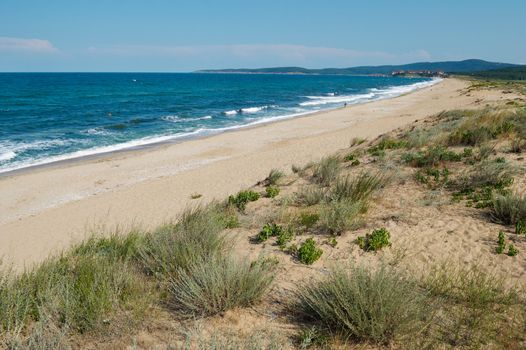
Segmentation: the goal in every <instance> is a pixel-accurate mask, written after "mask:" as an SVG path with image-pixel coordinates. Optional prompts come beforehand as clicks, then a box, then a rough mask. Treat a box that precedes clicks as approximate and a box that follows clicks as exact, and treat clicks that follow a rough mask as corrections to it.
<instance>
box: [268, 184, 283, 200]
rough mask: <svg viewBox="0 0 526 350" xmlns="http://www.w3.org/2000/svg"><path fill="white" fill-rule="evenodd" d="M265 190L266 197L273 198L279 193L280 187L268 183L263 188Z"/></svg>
mask: <svg viewBox="0 0 526 350" xmlns="http://www.w3.org/2000/svg"><path fill="white" fill-rule="evenodd" d="M265 192H266V194H267V197H268V198H274V197H276V196H277V195H278V194H279V192H280V189H279V187H278V186H274V185H270V186H268V187H267V188H266V189H265Z"/></svg>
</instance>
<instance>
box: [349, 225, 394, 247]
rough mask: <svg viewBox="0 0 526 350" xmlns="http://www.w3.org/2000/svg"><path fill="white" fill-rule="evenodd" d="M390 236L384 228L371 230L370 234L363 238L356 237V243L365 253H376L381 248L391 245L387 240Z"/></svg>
mask: <svg viewBox="0 0 526 350" xmlns="http://www.w3.org/2000/svg"><path fill="white" fill-rule="evenodd" d="M390 237H391V234H390V233H389V231H387V229H385V228H379V229H376V230H373V232H372V233H370V234H366V235H365V237H364V236H361V237H358V239H357V240H356V243H358V245H359V246H360V248H362V249H363V250H365V251H377V250H380V249H382V248H383V247H388V246H390V245H391V243H390V242H389V238H390Z"/></svg>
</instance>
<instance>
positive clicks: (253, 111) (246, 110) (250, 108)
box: [241, 106, 269, 114]
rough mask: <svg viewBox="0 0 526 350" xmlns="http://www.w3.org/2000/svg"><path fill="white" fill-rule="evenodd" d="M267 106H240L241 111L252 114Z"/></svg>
mask: <svg viewBox="0 0 526 350" xmlns="http://www.w3.org/2000/svg"><path fill="white" fill-rule="evenodd" d="M267 108H269V106H260V107H248V108H241V112H243V113H248V114H252V113H257V112H261V111H262V110H265V109H267Z"/></svg>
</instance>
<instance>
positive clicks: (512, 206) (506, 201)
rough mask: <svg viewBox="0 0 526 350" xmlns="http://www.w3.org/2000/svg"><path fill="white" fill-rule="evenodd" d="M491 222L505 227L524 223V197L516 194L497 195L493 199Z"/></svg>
mask: <svg viewBox="0 0 526 350" xmlns="http://www.w3.org/2000/svg"><path fill="white" fill-rule="evenodd" d="M491 216H492V218H493V220H495V221H496V222H499V223H503V224H506V225H510V224H511V225H513V224H517V223H518V222H522V223H525V222H526V196H521V195H518V194H510V193H508V194H506V195H498V196H496V197H495V198H494V199H493V203H492V210H491Z"/></svg>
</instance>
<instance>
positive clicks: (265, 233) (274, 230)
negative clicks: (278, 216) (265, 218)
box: [258, 223, 284, 242]
mask: <svg viewBox="0 0 526 350" xmlns="http://www.w3.org/2000/svg"><path fill="white" fill-rule="evenodd" d="M283 231H284V229H283V227H282V226H280V225H278V224H274V223H268V224H265V225H264V226H263V228H262V229H261V231H259V234H258V240H259V241H260V242H265V241H266V240H268V239H269V238H270V237H277V236H279V235H280V234H281V233H282V232H283Z"/></svg>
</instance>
